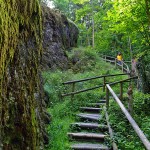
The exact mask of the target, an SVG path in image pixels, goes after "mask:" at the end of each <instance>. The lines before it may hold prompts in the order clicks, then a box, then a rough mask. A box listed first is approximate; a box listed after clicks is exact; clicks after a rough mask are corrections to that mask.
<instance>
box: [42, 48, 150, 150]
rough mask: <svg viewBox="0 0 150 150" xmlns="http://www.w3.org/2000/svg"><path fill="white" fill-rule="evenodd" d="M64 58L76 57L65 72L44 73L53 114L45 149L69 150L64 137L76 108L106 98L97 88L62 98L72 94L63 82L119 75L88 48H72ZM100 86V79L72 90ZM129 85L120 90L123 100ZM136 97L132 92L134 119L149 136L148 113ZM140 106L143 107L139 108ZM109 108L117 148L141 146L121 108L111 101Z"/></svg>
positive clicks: (122, 149)
mask: <svg viewBox="0 0 150 150" xmlns="http://www.w3.org/2000/svg"><path fill="white" fill-rule="evenodd" d="M67 55H68V58H69V59H70V60H72V59H73V58H75V57H77V58H78V61H77V62H76V63H75V64H74V65H70V68H69V69H68V70H67V71H60V70H56V71H54V72H43V78H44V80H45V84H44V88H45V91H46V92H47V94H48V96H49V103H48V106H49V108H48V111H49V112H50V114H51V115H52V121H51V124H50V125H49V126H48V127H47V130H48V133H49V137H50V144H49V145H47V147H46V150H57V149H59V150H68V149H69V139H68V137H67V132H70V131H71V129H70V126H69V125H70V123H73V122H75V120H76V118H75V116H76V113H78V112H79V107H80V106H85V105H86V103H88V102H96V101H97V100H99V99H101V98H104V97H105V92H103V90H102V88H99V89H96V90H92V91H88V92H84V93H81V94H77V95H75V96H74V97H73V98H72V99H71V97H70V96H68V97H64V98H62V97H61V94H62V93H69V92H71V91H72V85H63V84H62V83H63V82H66V81H72V80H80V79H85V78H90V77H95V76H101V75H105V74H118V73H121V72H120V71H119V70H118V69H115V67H114V66H112V65H110V64H109V63H105V62H103V61H102V60H101V59H100V58H99V57H98V55H97V54H96V53H95V52H94V51H92V50H90V49H83V48H82V49H80V48H78V49H74V50H73V51H72V52H68V53H67ZM86 66H87V67H86ZM125 78H127V76H119V77H110V78H107V79H106V82H114V81H119V80H123V79H125ZM102 84H103V80H102V79H95V80H92V81H87V82H79V83H76V84H75V91H76V90H82V89H87V88H91V87H94V86H98V85H102ZM128 85H129V83H126V84H124V88H123V90H124V93H125V94H124V95H123V97H127V94H126V92H127V88H128ZM112 88H113V90H114V91H115V92H116V93H117V94H118V95H119V91H120V88H119V85H117V86H113V87H112ZM139 95H140V93H138V92H136V93H134V97H135V99H136V101H135V103H134V107H135V113H134V116H135V119H136V120H137V122H138V123H139V121H140V120H141V122H140V124H141V126H142V129H143V130H144V132H145V133H146V134H147V135H148V136H149V135H150V134H149V128H148V126H149V123H150V121H149V119H148V116H147V114H146V113H144V112H146V111H145V109H144V110H143V106H145V104H143V98H142V97H143V96H140V97H139ZM147 97H148V96H147ZM126 99H127V98H124V101H123V103H124V104H125V106H126V107H127V102H126ZM146 102H147V101H146ZM141 103H142V104H143V105H141ZM147 103H148V102H147ZM110 105H111V106H110V111H109V114H110V118H111V125H112V127H113V129H114V131H115V139H116V141H117V144H118V145H119V149H121V150H124V149H126V150H129V149H131V150H133V149H135V147H136V146H138V147H140V148H141V147H142V146H141V144H140V142H139V141H140V140H139V139H138V138H137V136H135V134H134V132H133V130H132V128H131V127H130V126H129V123H128V121H127V120H125V117H124V116H123V115H122V113H121V111H120V108H119V107H118V106H117V104H116V103H115V102H114V100H110ZM148 105H149V104H148ZM147 107H148V106H147ZM144 108H145V107H144ZM146 109H147V108H146ZM139 111H140V113H139ZM147 111H148V110H147ZM141 117H142V119H141ZM149 127H150V126H149ZM129 131H130V133H131V134H129ZM139 150H140V149H139Z"/></svg>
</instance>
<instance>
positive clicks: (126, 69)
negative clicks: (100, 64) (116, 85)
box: [101, 55, 131, 73]
mask: <svg viewBox="0 0 150 150" xmlns="http://www.w3.org/2000/svg"><path fill="white" fill-rule="evenodd" d="M101 58H102V59H103V60H104V61H106V62H110V63H112V64H114V65H115V67H117V66H118V67H119V68H120V69H121V70H122V72H126V73H130V69H129V66H128V65H127V63H130V64H131V61H122V63H121V64H119V63H118V62H117V59H116V58H115V57H111V56H106V55H102V56H101Z"/></svg>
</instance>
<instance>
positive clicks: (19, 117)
mask: <svg viewBox="0 0 150 150" xmlns="http://www.w3.org/2000/svg"><path fill="white" fill-rule="evenodd" d="M0 8H1V9H0V14H1V15H0V49H1V51H0V119H1V120H0V139H1V140H2V141H0V142H2V144H3V147H2V148H3V149H16V150H17V149H18V150H20V149H27V148H28V149H32V150H38V149H40V148H39V147H40V145H39V143H41V142H40V140H41V138H40V136H39V129H40V128H39V124H38V120H37V118H36V114H35V108H36V107H37V104H36V100H35V98H34V93H36V92H38V89H39V88H38V87H39V82H38V81H39V76H38V73H39V71H38V70H39V69H38V66H39V61H40V56H41V54H42V44H41V38H42V19H41V8H40V5H39V1H38V0H7V1H6V0H0ZM33 44H34V45H33ZM0 144H1V143H0ZM0 149H1V147H0Z"/></svg>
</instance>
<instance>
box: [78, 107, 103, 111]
mask: <svg viewBox="0 0 150 150" xmlns="http://www.w3.org/2000/svg"><path fill="white" fill-rule="evenodd" d="M80 109H82V110H84V111H90V112H100V111H101V110H102V108H96V107H80Z"/></svg>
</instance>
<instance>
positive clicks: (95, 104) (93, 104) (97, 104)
mask: <svg viewBox="0 0 150 150" xmlns="http://www.w3.org/2000/svg"><path fill="white" fill-rule="evenodd" d="M104 104H105V103H88V104H87V106H91V107H100V106H103V105H104Z"/></svg>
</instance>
